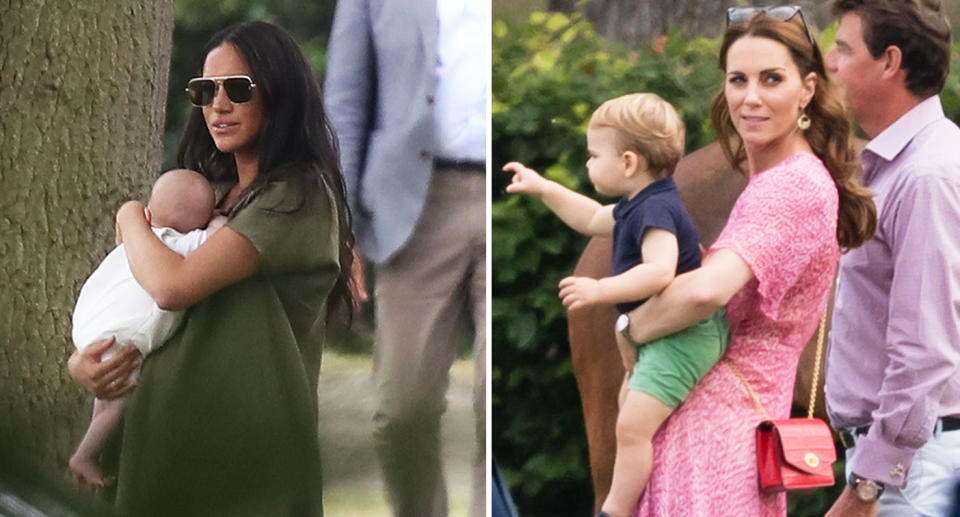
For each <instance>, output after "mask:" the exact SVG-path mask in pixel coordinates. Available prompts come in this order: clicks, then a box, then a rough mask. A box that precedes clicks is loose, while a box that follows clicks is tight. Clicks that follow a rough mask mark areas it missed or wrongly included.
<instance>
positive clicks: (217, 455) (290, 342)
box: [117, 180, 339, 516]
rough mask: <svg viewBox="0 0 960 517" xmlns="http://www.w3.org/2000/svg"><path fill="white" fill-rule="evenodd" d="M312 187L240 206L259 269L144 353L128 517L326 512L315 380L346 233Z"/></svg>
mask: <svg viewBox="0 0 960 517" xmlns="http://www.w3.org/2000/svg"><path fill="white" fill-rule="evenodd" d="M229 186H230V185H219V184H218V185H216V186H215V187H217V191H218V195H220V196H222V195H224V194H225V193H226V191H227V190H228V189H229ZM304 193H305V189H304V188H302V183H300V182H299V181H298V180H290V181H283V182H275V183H271V184H269V185H267V186H266V187H263V188H262V189H260V190H259V191H258V192H253V193H251V194H248V195H247V196H245V197H244V198H243V199H241V200H240V202H239V203H238V204H237V205H236V207H235V208H234V209H233V210H232V211H231V212H230V213H229V214H228V218H229V221H228V223H227V225H228V226H229V227H230V228H232V229H233V230H234V231H236V232H237V233H240V234H241V235H244V236H246V237H247V239H249V240H250V242H251V243H253V245H254V246H255V247H256V249H257V250H258V251H259V253H260V259H261V267H260V271H259V272H257V273H255V274H254V275H253V276H251V277H249V278H246V279H244V280H242V281H240V282H237V283H236V284H233V285H231V286H228V287H225V288H223V289H222V290H220V291H217V292H215V293H213V294H211V295H209V296H208V297H207V298H206V299H204V300H202V301H200V302H198V303H197V304H196V305H194V306H192V307H190V308H189V309H188V312H187V315H186V318H185V322H184V324H183V326H182V327H181V328H180V329H179V330H178V331H177V333H176V334H175V335H174V336H173V337H172V338H170V340H169V341H168V342H167V343H166V344H165V345H164V346H163V347H162V348H161V349H160V350H158V351H157V352H156V353H154V354H152V355H150V356H149V357H148V358H146V359H145V360H144V362H143V371H142V374H141V377H140V381H139V386H138V387H137V388H136V389H135V390H134V391H133V396H132V399H131V401H130V404H129V406H128V408H127V411H126V414H125V421H124V426H123V437H122V444H121V448H120V468H119V475H118V487H117V510H118V513H119V514H120V515H231V516H236V515H320V514H321V513H322V506H321V483H320V456H319V444H318V437H317V400H316V382H317V376H318V374H319V366H320V352H321V346H322V342H323V336H324V332H325V320H324V318H325V312H326V311H325V307H326V305H325V302H326V299H327V296H328V295H329V293H330V291H331V288H332V287H333V285H334V282H335V281H336V278H337V275H338V271H339V261H338V235H337V228H338V227H337V217H336V212H335V208H334V207H333V205H332V201H331V197H330V196H329V195H328V193H327V192H326V191H325V190H324V189H323V188H322V187H321V188H319V189H317V190H316V194H314V195H311V196H305V195H304ZM300 200H303V206H302V207H301V208H300V209H299V210H296V211H293V212H291V211H290V210H291V209H292V208H295V207H296V205H297V204H299V201H300Z"/></svg>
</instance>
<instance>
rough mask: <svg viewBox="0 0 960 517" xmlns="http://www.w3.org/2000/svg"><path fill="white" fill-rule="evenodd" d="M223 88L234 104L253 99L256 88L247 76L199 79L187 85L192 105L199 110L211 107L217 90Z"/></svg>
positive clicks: (191, 80) (192, 80)
mask: <svg viewBox="0 0 960 517" xmlns="http://www.w3.org/2000/svg"><path fill="white" fill-rule="evenodd" d="M220 86H223V91H224V92H226V94H227V98H228V99H230V102H232V103H234V104H244V103H247V102H250V99H252V98H253V89H254V88H256V86H257V85H256V84H254V82H253V79H251V78H250V77H248V76H246V75H228V76H224V77H197V78H194V79H190V82H188V83H187V89H186V91H187V97H189V98H190V104H193V105H194V106H196V107H198V108H202V107H204V106H209V105H210V104H212V103H213V98H214V97H216V96H217V88H219V87H220Z"/></svg>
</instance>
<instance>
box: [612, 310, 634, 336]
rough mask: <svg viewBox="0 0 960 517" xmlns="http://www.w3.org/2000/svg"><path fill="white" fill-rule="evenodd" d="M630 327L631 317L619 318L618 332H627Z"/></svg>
mask: <svg viewBox="0 0 960 517" xmlns="http://www.w3.org/2000/svg"><path fill="white" fill-rule="evenodd" d="M608 325H609V323H608ZM629 326H630V317H629V316H627V315H626V314H621V315H620V316H619V317H618V318H617V327H616V328H617V332H620V333H623V331H625V330H627V327H629Z"/></svg>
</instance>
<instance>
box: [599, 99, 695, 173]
mask: <svg viewBox="0 0 960 517" xmlns="http://www.w3.org/2000/svg"><path fill="white" fill-rule="evenodd" d="M589 127H594V128H596V127H609V128H611V129H613V130H615V131H616V132H617V147H618V148H619V149H618V150H619V151H620V152H621V153H625V152H627V151H633V152H635V153H637V154H639V155H641V156H643V157H644V158H645V159H646V160H647V165H648V166H649V168H650V172H652V173H653V174H654V175H656V176H659V177H666V176H670V175H671V174H673V169H674V168H675V167H676V166H677V162H679V161H680V158H682V157H683V148H684V139H685V138H686V136H685V135H686V126H684V124H683V119H681V118H680V115H678V114H677V110H675V109H674V108H673V106H672V105H670V103H669V102H667V101H665V100H663V99H661V98H660V96H659V95H657V94H655V93H631V94H629V95H623V96H621V97H617V98H614V99H610V100H608V101H606V102H604V103H603V104H601V105H600V107H599V108H597V110H596V111H594V112H593V115H592V116H591V117H590V125H589Z"/></svg>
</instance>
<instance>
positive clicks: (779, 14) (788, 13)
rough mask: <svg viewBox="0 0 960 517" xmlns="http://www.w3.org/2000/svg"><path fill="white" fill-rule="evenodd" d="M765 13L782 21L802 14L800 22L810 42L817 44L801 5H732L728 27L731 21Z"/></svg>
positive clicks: (734, 21)
mask: <svg viewBox="0 0 960 517" xmlns="http://www.w3.org/2000/svg"><path fill="white" fill-rule="evenodd" d="M760 13H763V14H766V15H768V16H772V17H774V18H776V19H778V20H781V21H787V20H789V19H791V18H793V17H794V16H796V15H797V14H799V15H800V22H801V23H803V30H804V32H806V33H807V39H808V40H810V43H811V44H813V45H816V42H814V40H813V35H811V34H810V28H809V27H807V20H806V19H805V18H804V17H803V9H801V8H800V6H799V5H778V6H775V7H730V8H729V9H727V27H729V26H730V24H731V23H737V22H742V21H746V20H749V19H750V18H753V17H754V16H756V15H758V14H760Z"/></svg>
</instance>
